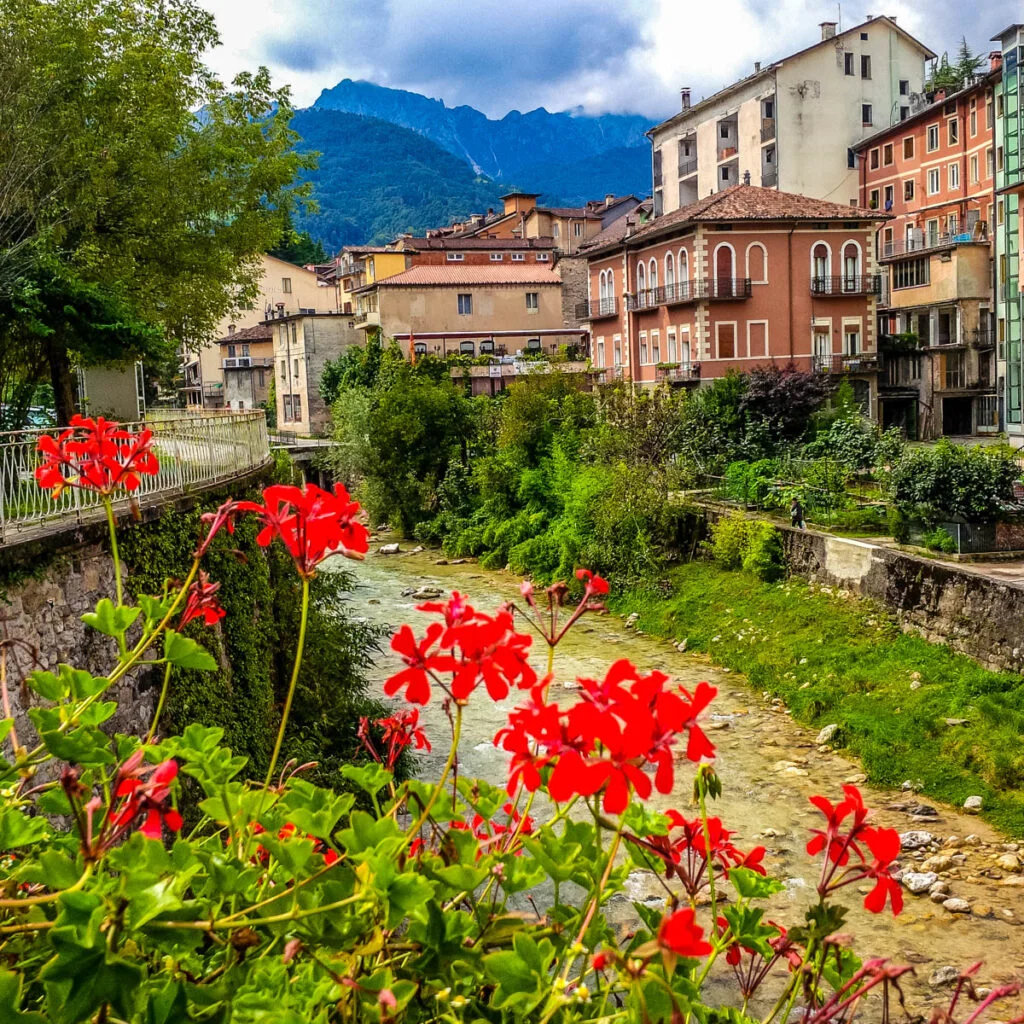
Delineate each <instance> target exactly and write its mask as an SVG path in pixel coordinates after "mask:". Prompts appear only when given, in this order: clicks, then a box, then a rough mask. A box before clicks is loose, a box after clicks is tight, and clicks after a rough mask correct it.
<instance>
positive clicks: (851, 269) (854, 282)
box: [843, 239, 862, 292]
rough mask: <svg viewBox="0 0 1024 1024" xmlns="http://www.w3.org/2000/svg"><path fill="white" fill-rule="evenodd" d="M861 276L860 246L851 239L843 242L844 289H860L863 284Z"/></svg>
mask: <svg viewBox="0 0 1024 1024" xmlns="http://www.w3.org/2000/svg"><path fill="white" fill-rule="evenodd" d="M860 276H861V266H860V246H859V245H858V244H857V243H856V242H855V241H854V240H853V239H850V241H848V242H845V243H844V244H843V291H844V292H856V291H860V289H861V284H862V282H861V280H860Z"/></svg>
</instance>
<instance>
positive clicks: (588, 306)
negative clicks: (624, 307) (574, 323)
mask: <svg viewBox="0 0 1024 1024" xmlns="http://www.w3.org/2000/svg"><path fill="white" fill-rule="evenodd" d="M618 312H619V300H618V299H616V298H615V297H614V296H613V297H611V298H605V299H597V300H596V301H595V302H578V303H577V304H576V319H577V320H600V319H601V318H602V317H606V316H617V315H618Z"/></svg>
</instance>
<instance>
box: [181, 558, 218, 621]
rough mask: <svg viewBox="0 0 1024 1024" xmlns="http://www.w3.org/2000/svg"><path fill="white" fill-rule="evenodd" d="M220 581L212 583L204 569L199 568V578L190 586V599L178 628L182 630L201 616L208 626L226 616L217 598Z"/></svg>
mask: <svg viewBox="0 0 1024 1024" xmlns="http://www.w3.org/2000/svg"><path fill="white" fill-rule="evenodd" d="M218 590H220V584H219V583H211V582H210V577H209V576H208V575H207V574H206V572H205V571H204V570H203V569H200V570H199V579H198V580H196V581H195V582H194V583H193V584H192V585H191V586H190V587H189V588H188V599H187V600H186V601H185V610H184V611H183V612H182V613H181V621H180V622H179V623H178V629H179V630H182V629H184V628H185V626H187V625H188V624H189V623H190V622H191V621H192V620H193V619H199V618H201V619H202V620H203V622H205V623H206V625H208V626H214V625H216V624H217V622H218V621H219V620H220V619H223V618H224V615H225V612H224V609H223V608H222V607H221V606H220V602H219V601H218V600H217V591H218Z"/></svg>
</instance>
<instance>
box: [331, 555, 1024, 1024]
mask: <svg viewBox="0 0 1024 1024" xmlns="http://www.w3.org/2000/svg"><path fill="white" fill-rule="evenodd" d="M436 558H437V554H436V553H434V552H429V551H427V552H424V553H422V554H399V555H394V556H381V555H376V554H373V553H371V554H370V555H369V556H368V557H367V560H366V561H365V562H364V563H363V564H362V565H360V566H357V567H355V573H356V575H357V576H358V578H359V580H360V582H361V584H362V586H361V587H360V588H359V589H358V590H357V591H356V593H355V594H354V595H353V605H354V608H355V610H356V614H359V615H364V616H365V617H366V618H368V619H370V620H371V621H374V622H380V623H385V624H388V625H390V626H393V627H397V626H398V625H400V624H401V623H403V622H409V623H410V624H412V626H413V628H414V630H415V631H416V632H417V634H418V635H419V634H421V633H422V630H423V628H424V625H425V623H426V621H427V619H428V616H426V615H424V614H422V613H420V612H417V611H416V610H415V602H414V601H413V600H412V599H411V598H409V597H403V596H402V591H403V590H406V589H408V588H409V587H419V586H422V585H435V586H437V587H439V588H442V589H443V590H444V591H445V592H446V593H447V592H448V591H450V590H453V589H454V590H459V591H461V592H462V593H465V594H468V595H469V597H470V599H471V603H473V604H474V605H475V606H477V607H479V608H481V609H482V610H487V611H493V609H494V608H495V607H496V606H497V605H498V604H499V603H500V602H502V601H505V600H512V599H516V598H518V596H519V594H518V586H519V580H518V578H516V577H513V576H511V575H510V574H508V573H501V572H489V571H484V570H482V569H480V567H479V566H477V565H474V564H464V565H435V564H434V562H435V559H436ZM349 565H351V563H349ZM538 656H539V652H538ZM622 657H626V658H629V659H630V660H632V661H633V662H634V663H635V664H636V665H637V666H638V667H639V668H640V669H641V670H642V671H648V670H651V669H654V668H657V669H660V670H662V671H664V672H667V673H669V674H670V675H671V676H672V677H674V678H675V679H677V680H678V681H679V682H681V683H683V684H686V685H691V684H693V683H695V682H697V681H699V680H701V679H706V680H708V681H709V682H711V683H713V684H714V685H715V686H717V687H718V690H719V694H718V697H717V699H716V700H715V702H714V704H713V705H712V707H711V713H710V717H709V719H708V722H707V723H706V724H707V727H708V735H709V736H710V737H711V739H712V740H713V742H714V743H715V744H716V746H717V748H718V753H717V758H716V767H717V770H718V773H719V776H720V777H721V779H722V783H723V786H724V790H725V792H724V794H723V797H722V799H721V800H719V801H718V802H717V804H716V805H715V806H714V810H713V812H712V813H715V814H718V815H720V816H721V817H722V819H723V821H724V823H725V825H726V826H727V827H729V828H732V829H735V830H736V831H737V832H738V837H737V842H738V845H740V847H741V848H749V847H751V846H755V845H762V844H763V845H764V846H766V847H767V848H768V856H767V857H766V859H765V863H766V866H767V867H768V871H769V874H770V875H772V876H773V877H775V878H778V879H781V880H783V881H784V882H785V885H786V889H785V891H784V892H783V893H780V894H779V895H778V896H776V897H775V899H774V901H773V904H772V906H771V913H770V914H769V915H768V916H769V917H772V918H775V919H777V920H778V921H780V923H784V924H795V923H797V922H798V921H799V919H801V918H802V916H803V909H804V908H805V907H806V906H807V905H808V904H810V903H811V902H812V899H813V895H814V886H815V884H816V881H817V866H816V865H815V864H814V863H812V861H811V858H809V857H808V856H807V855H806V853H805V851H804V845H805V843H806V840H807V832H806V830H807V828H808V827H811V826H814V825H817V824H818V823H819V822H820V821H821V820H822V819H821V816H820V815H819V814H818V812H817V811H815V810H814V809H813V808H812V807H811V806H810V805H809V804H808V802H807V798H808V796H810V795H811V794H813V793H822V794H824V795H826V796H828V797H829V798H830V799H832V800H835V799H836V798H837V797H838V796H840V795H841V790H840V786H841V785H842V783H843V782H844V781H849V780H853V779H854V778H855V777H856V776H857V775H858V773H859V772H860V767H859V766H858V765H857V763H856V762H854V761H851V760H849V759H848V758H845V757H842V756H840V755H839V754H836V753H833V752H831V751H828V750H822V751H819V748H818V747H817V745H816V743H815V737H816V732H810V731H808V730H806V729H803V728H801V727H800V726H798V725H796V724H794V723H793V722H792V721H791V719H790V718H789V716H788V715H787V714H786V712H785V710H784V709H782V708H781V707H779V706H777V705H776V706H774V707H773V706H772V704H771V703H770V702H769V701H767V700H766V699H765V698H764V697H763V696H762V694H761V693H760V692H756V691H754V690H753V689H751V688H750V687H749V686H748V685H747V683H746V680H745V679H744V678H743V677H742V676H740V675H737V674H735V673H729V672H728V670H724V669H719V668H716V667H714V666H712V665H710V664H709V663H708V662H707V661H706V660H704V659H703V658H700V657H697V656H694V655H689V654H681V653H679V652H678V651H676V650H675V649H674V648H673V647H671V646H670V645H669V644H668V643H667V642H664V641H661V640H657V639H655V638H653V637H650V636H643V635H640V636H638V635H637V634H636V633H635V632H634V631H632V630H629V629H626V628H625V625H624V623H623V620H621V619H620V618H618V617H615V616H610V615H606V616H600V617H598V616H593V615H587V616H585V617H584V618H583V620H582V621H581V622H580V624H579V625H578V626H577V627H576V628H575V629H574V630H573V631H572V632H571V633H570V634H569V636H568V638H567V639H566V641H564V642H563V644H562V645H561V646H560V647H559V648H558V652H557V655H556V662H555V673H556V684H555V686H556V689H555V690H553V691H552V692H553V693H559V688H560V687H561V686H562V684H563V683H564V681H565V680H566V679H572V678H573V677H575V676H577V675H582V676H590V677H600V676H603V674H604V671H605V669H606V667H607V666H608V664H610V663H611V662H612V661H613V660H615V659H617V658H622ZM397 664H398V661H397V658H396V657H395V656H394V655H392V654H391V652H390V651H388V652H386V653H385V654H383V655H381V656H380V657H379V658H378V660H377V664H376V667H375V669H374V671H373V673H372V676H373V682H374V684H376V685H379V684H380V683H381V682H382V681H383V680H384V679H385V678H386V677H387V676H388V675H390V674H391V673H393V672H394V671H395V670H396V666H397ZM435 693H436V691H435ZM561 699H562V701H563V702H564V701H566V700H571V699H572V694H571V692H570V691H569V690H568V689H565V690H564V696H561ZM516 701H517V694H516V693H512V694H510V695H509V698H508V700H507V701H505V702H504V703H501V704H497V705H496V704H494V703H493V702H491V701H490V700H489V699H484V700H478V701H473V702H471V704H470V706H469V708H468V711H467V715H466V719H465V721H464V725H463V738H462V744H461V751H460V766H461V768H460V770H461V772H462V773H463V774H468V775H476V776H479V777H482V778H485V779H487V780H488V781H490V782H493V783H496V784H498V785H502V784H504V781H505V779H506V771H505V763H506V755H505V754H504V753H503V752H502V751H500V750H498V749H497V748H495V746H494V745H493V742H492V740H493V737H494V733H495V732H496V731H497V729H498V728H500V727H501V726H502V725H503V724H504V717H505V714H506V712H507V711H508V710H510V709H511V708H512V707H513V706H514V705H515V703H516ZM425 721H426V727H427V730H428V734H429V735H430V737H431V739H432V741H433V743H434V752H433V754H432V755H430V756H428V757H427V758H424V760H423V762H422V773H423V774H424V775H425V776H426V777H431V776H432V775H434V776H435V777H436V772H437V771H438V770H439V769H440V767H441V765H442V763H443V761H444V759H445V756H446V755H447V750H448V744H447V737H448V723H447V719H446V718H445V717H444V715H443V713H442V711H441V708H440V701H439V700H438V702H437V703H436V704H435V705H434V706H431V707H428V708H427V709H426V710H425ZM691 769H692V766H691V765H689V764H688V763H686V762H681V763H679V765H678V771H677V779H676V792H675V793H674V794H673V795H672V796H670V797H660V796H659V795H658V794H655V796H656V798H657V801H656V804H655V805H656V806H659V807H664V806H676V807H678V808H679V809H680V810H681V811H683V812H684V813H686V814H692V813H693V812H692V810H691V809H690V808H689V807H688V801H689V794H690V791H691V788H692V777H693V773H692V770H691ZM862 789H863V791H864V795H865V802H866V803H867V804H868V805H869V806H870V807H872V808H877V811H876V814H875V816H874V820H875V822H876V823H877V824H881V825H885V826H888V827H893V828H896V829H898V830H899V831H900V832H901V833H904V832H907V831H910V830H926V831H927V832H930V833H932V834H933V835H934V836H935V837H936V843H937V844H939V846H941V850H938V851H937V850H936V848H935V846H934V845H933V847H932V848H931V849H930V850H929V849H925V850H921V851H915V852H913V853H908V852H906V851H904V855H903V857H902V859H901V864H902V866H903V867H904V868H906V869H908V870H919V862H920V861H922V860H924V859H925V858H926V857H928V856H934V855H935V854H936V852H937V853H938V854H939V855H940V856H947V857H954V858H956V861H961V860H962V863H956V862H954V863H951V864H949V865H948V866H947V869H946V870H945V871H942V872H940V878H941V879H943V880H945V881H948V883H949V889H950V894H951V895H952V896H953V897H960V898H963V899H965V900H967V901H968V902H969V903H970V905H971V912H970V913H968V914H962V913H951V912H950V911H948V910H946V909H944V908H943V906H942V905H941V904H938V903H934V902H932V901H931V900H930V899H929V897H928V895H927V893H925V894H924V895H921V896H914V895H911V894H910V893H907V894H906V903H905V908H904V911H903V913H902V915H900V916H899V917H898V918H895V919H894V918H893V917H892V915H891V914H890V913H889V912H888V911H887V912H886V913H884V914H882V915H877V916H876V915H873V914H869V913H867V912H866V911H864V909H863V907H862V906H861V903H860V897H859V896H858V894H856V893H855V892H854V891H853V889H852V888H851V889H847V890H845V892H844V893H843V894H841V895H845V896H846V899H845V903H846V904H847V905H848V906H850V907H851V913H850V915H849V917H848V919H847V928H846V930H847V931H851V932H853V933H854V934H855V935H856V937H857V941H856V948H857V951H858V953H859V954H860V955H861V956H862V957H864V958H867V956H869V955H871V956H885V957H889V958H891V959H893V960H894V961H898V962H901V963H912V964H914V965H915V967H916V970H915V974H914V975H913V976H912V977H911V978H910V980H909V981H908V983H907V984H906V985H905V986H904V987H905V991H906V993H907V996H908V1003H909V1004H910V1005H912V1006H913V1007H914V1008H915V1009H917V1010H924V1009H925V1007H926V1005H927V1004H930V1003H933V1002H934V1003H939V1002H941V1001H942V999H943V992H942V991H940V990H939V989H937V988H936V986H935V982H937V979H933V978H932V977H931V976H932V975H933V974H934V972H936V971H937V970H938V969H940V968H942V967H945V966H947V965H957V966H962V967H966V966H967V965H969V964H971V963H972V962H974V961H975V960H984V961H985V966H984V967H983V968H982V971H981V974H980V975H979V978H978V982H977V983H978V984H981V985H985V986H990V985H994V984H1002V983H1006V982H1010V981H1019V982H1024V885H1019V884H1014V883H1015V882H1016V881H1021V882H1024V878H1021V877H1020V876H1021V874H1024V867H1022V868H1021V869H1020V870H1019V871H1014V870H1013V869H1012V868H1011V870H1006V869H1005V868H999V867H997V866H996V864H995V861H996V859H997V858H999V857H1003V858H1004V864H1005V857H1006V855H1007V854H1008V853H1009V854H1011V855H1014V856H1015V855H1016V854H1017V853H1019V855H1020V861H1021V864H1022V865H1024V842H1022V843H1021V844H1020V847H1019V850H1018V848H1017V846H1016V845H1015V844H1013V843H1007V841H1006V839H1005V838H1004V837H1002V836H1000V835H999V834H998V833H997V832H996V831H995V830H994V829H992V828H990V827H989V826H987V825H986V824H985V823H984V822H982V821H980V820H979V819H978V818H976V817H972V816H968V815H965V814H963V813H961V812H959V811H957V810H955V809H952V808H949V807H945V806H943V805H941V804H936V803H935V802H934V801H932V800H927V799H921V798H919V797H917V796H916V795H915V794H913V793H893V792H886V791H881V790H876V789H873V788H872V787H870V786H862ZM919 804H926V805H929V806H930V807H933V808H934V809H935V810H936V811H937V812H938V814H937V816H935V817H931V818H921V817H913V816H912V815H911V813H910V812H909V810H908V809H907V808H909V807H911V806H913V805H919ZM901 808H902V809H901ZM950 837H958V838H959V840H961V841H962V840H967V842H966V843H963V844H962V845H961V844H959V843H958V842H957V840H951V841H950V843H949V844H946V841H947V840H949V838H950ZM968 837H970V838H968ZM634 878H635V879H636V892H635V894H631V895H635V898H637V899H643V898H645V897H652V896H654V895H656V893H657V892H658V891H659V890H658V888H657V886H656V885H653V884H651V882H650V880H649V879H645V878H644V876H643V875H642V874H640V873H637V875H635V876H634ZM1008 878H1009V879H1010V880H1011V882H1010V884H1006V880H1007V879H1008ZM930 979H931V980H930ZM1008 1006H1009V1004H1004V1006H1003V1007H1002V1009H1003V1012H1002V1013H1000V1012H999V1011H1000V1009H1001V1008H1000V1007H995V1008H993V1010H992V1011H990V1012H989V1014H988V1015H987V1016H989V1017H993V1018H995V1019H1006V1018H1008V1017H1010V1016H1014V1015H1015V1014H1014V1013H1010V1012H1006V1011H1007V1009H1008ZM1015 1012H1016V1013H1020V1012H1021V1008H1020V1007H1019V1006H1018V1007H1016V1009H1015Z"/></svg>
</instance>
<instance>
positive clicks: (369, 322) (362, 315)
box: [352, 309, 380, 329]
mask: <svg viewBox="0 0 1024 1024" xmlns="http://www.w3.org/2000/svg"><path fill="white" fill-rule="evenodd" d="M352 324H353V326H355V327H357V328H360V329H362V328H364V327H380V311H379V310H376V309H364V310H360V311H359V312H358V313H356V315H355V316H354V317H353V318H352Z"/></svg>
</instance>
